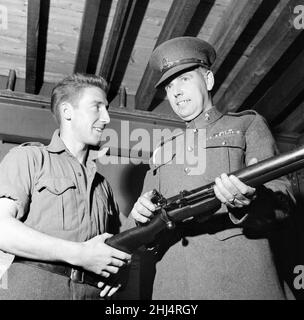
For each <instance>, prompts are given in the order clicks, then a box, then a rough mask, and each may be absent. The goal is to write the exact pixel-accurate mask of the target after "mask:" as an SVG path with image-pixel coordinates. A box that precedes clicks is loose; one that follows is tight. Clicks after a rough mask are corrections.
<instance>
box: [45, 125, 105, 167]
mask: <svg viewBox="0 0 304 320" xmlns="http://www.w3.org/2000/svg"><path fill="white" fill-rule="evenodd" d="M59 134H60V132H59V129H56V130H55V131H54V133H53V136H52V140H51V142H50V144H49V145H48V146H47V150H48V151H49V152H52V153H61V152H63V151H66V152H67V153H69V154H71V153H70V151H69V150H68V148H67V147H66V145H65V144H64V142H63V141H62V139H61V138H60V135H59ZM108 149H109V148H108V147H105V148H102V149H98V148H94V147H92V148H90V149H89V155H88V159H87V162H91V161H94V162H95V161H96V160H97V159H98V158H101V157H103V156H104V155H105V154H106V153H107V151H108Z"/></svg>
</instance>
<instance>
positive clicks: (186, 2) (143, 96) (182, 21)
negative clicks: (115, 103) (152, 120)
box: [135, 0, 210, 110]
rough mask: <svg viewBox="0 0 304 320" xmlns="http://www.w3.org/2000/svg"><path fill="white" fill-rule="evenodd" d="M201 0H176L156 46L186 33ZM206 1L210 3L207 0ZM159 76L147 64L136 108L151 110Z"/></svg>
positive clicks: (137, 95) (138, 91)
mask: <svg viewBox="0 0 304 320" xmlns="http://www.w3.org/2000/svg"><path fill="white" fill-rule="evenodd" d="M200 2H201V1H199V0H174V1H173V3H172V5H171V8H170V10H169V12H168V15H167V18H166V20H165V22H164V25H163V27H162V30H161V32H160V34H159V37H158V39H157V42H156V44H155V47H154V48H156V47H157V46H158V45H160V44H161V43H163V42H164V41H166V40H169V39H171V38H175V37H178V36H183V35H185V32H186V31H187V29H188V27H189V25H190V23H191V20H192V19H193V17H194V15H195V13H196V10H197V7H198V6H199V5H200ZM203 2H204V1H203ZM205 2H206V5H209V4H207V0H206V1H205ZM209 2H210V1H209ZM177 17H178V18H177ZM158 76H159V74H158V73H157V72H155V71H153V70H152V69H151V68H150V67H149V65H147V67H146V70H145V72H144V75H143V77H142V79H141V82H140V84H139V87H138V89H137V92H136V96H135V107H136V109H141V110H149V108H150V106H151V104H152V101H153V99H154V97H155V95H156V89H155V88H154V85H155V83H156V82H157V78H158Z"/></svg>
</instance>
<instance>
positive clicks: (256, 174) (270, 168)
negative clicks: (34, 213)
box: [106, 147, 304, 253]
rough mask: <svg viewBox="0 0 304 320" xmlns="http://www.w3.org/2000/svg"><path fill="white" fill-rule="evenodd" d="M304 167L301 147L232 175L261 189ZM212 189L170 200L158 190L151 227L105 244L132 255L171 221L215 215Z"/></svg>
mask: <svg viewBox="0 0 304 320" xmlns="http://www.w3.org/2000/svg"><path fill="white" fill-rule="evenodd" d="M303 167H304V147H300V148H298V149H295V150H293V151H289V152H286V153H284V154H281V155H279V156H274V157H271V158H269V159H266V160H263V161H261V162H258V163H256V164H254V165H251V166H249V167H246V168H244V169H241V170H237V171H235V172H232V173H230V174H233V175H235V176H236V177H238V178H239V179H240V180H241V181H243V182H244V183H245V184H247V185H250V186H251V187H258V186H260V185H262V184H264V183H266V182H268V181H271V180H273V179H276V178H279V177H281V176H283V175H286V174H288V173H291V172H293V171H296V170H299V169H301V168H303ZM213 187H214V183H210V184H207V185H205V186H202V187H199V188H196V189H193V190H190V191H181V192H180V194H178V195H176V196H173V197H170V198H168V199H165V198H163V197H162V196H161V195H160V194H158V193H157V191H155V201H154V202H155V203H157V204H158V207H157V209H156V212H155V215H154V217H153V218H152V220H151V221H150V222H149V223H148V224H145V225H141V226H138V227H134V228H132V229H129V230H126V231H124V232H122V233H119V234H117V235H114V236H113V237H111V238H109V239H107V240H106V243H107V244H108V245H110V246H112V247H114V248H116V249H119V250H122V251H125V252H128V253H132V252H133V251H134V250H136V249H137V248H139V247H140V246H142V245H144V244H149V243H151V242H152V241H153V240H154V238H155V236H156V235H157V234H158V233H159V232H160V231H162V230H163V229H165V228H167V227H169V228H170V226H171V224H172V222H179V221H183V220H185V219H189V218H192V217H195V216H208V215H212V214H213V213H214V212H215V211H217V210H218V209H219V208H220V206H221V203H220V201H219V200H218V199H217V198H216V197H215V194H214V191H213Z"/></svg>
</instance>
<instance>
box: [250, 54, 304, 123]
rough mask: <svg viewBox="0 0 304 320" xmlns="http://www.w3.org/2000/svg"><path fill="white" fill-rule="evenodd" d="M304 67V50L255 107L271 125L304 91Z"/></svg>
mask: <svg viewBox="0 0 304 320" xmlns="http://www.w3.org/2000/svg"><path fill="white" fill-rule="evenodd" d="M303 66H304V50H303V51H302V52H301V53H300V54H299V55H298V56H297V57H296V59H295V60H294V61H293V62H292V64H291V65H290V66H289V67H288V68H287V70H286V71H285V72H284V73H283V74H282V75H281V76H280V77H279V79H278V80H277V81H276V82H275V83H274V85H273V86H272V87H270V88H269V90H268V91H267V92H266V94H265V95H264V96H263V97H262V98H261V99H260V100H259V101H258V102H257V104H255V106H254V107H253V109H254V110H256V111H258V112H259V113H261V114H262V115H263V116H264V117H265V118H266V119H267V120H268V122H270V123H271V122H272V121H273V120H274V119H275V118H276V117H277V116H278V115H279V114H280V113H281V112H283V111H284V109H285V108H287V107H288V105H289V104H290V103H291V102H292V101H293V100H294V98H295V97H296V96H298V95H299V94H300V93H301V92H302V91H303V90H304V67H303Z"/></svg>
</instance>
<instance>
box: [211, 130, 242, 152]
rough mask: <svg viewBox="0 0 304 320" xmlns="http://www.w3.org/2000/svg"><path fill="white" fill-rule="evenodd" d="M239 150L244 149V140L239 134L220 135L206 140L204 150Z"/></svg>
mask: <svg viewBox="0 0 304 320" xmlns="http://www.w3.org/2000/svg"><path fill="white" fill-rule="evenodd" d="M225 147H226V148H241V149H245V138H244V136H243V135H241V134H234V135H222V136H216V137H214V138H211V139H208V140H207V143H206V148H225Z"/></svg>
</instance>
